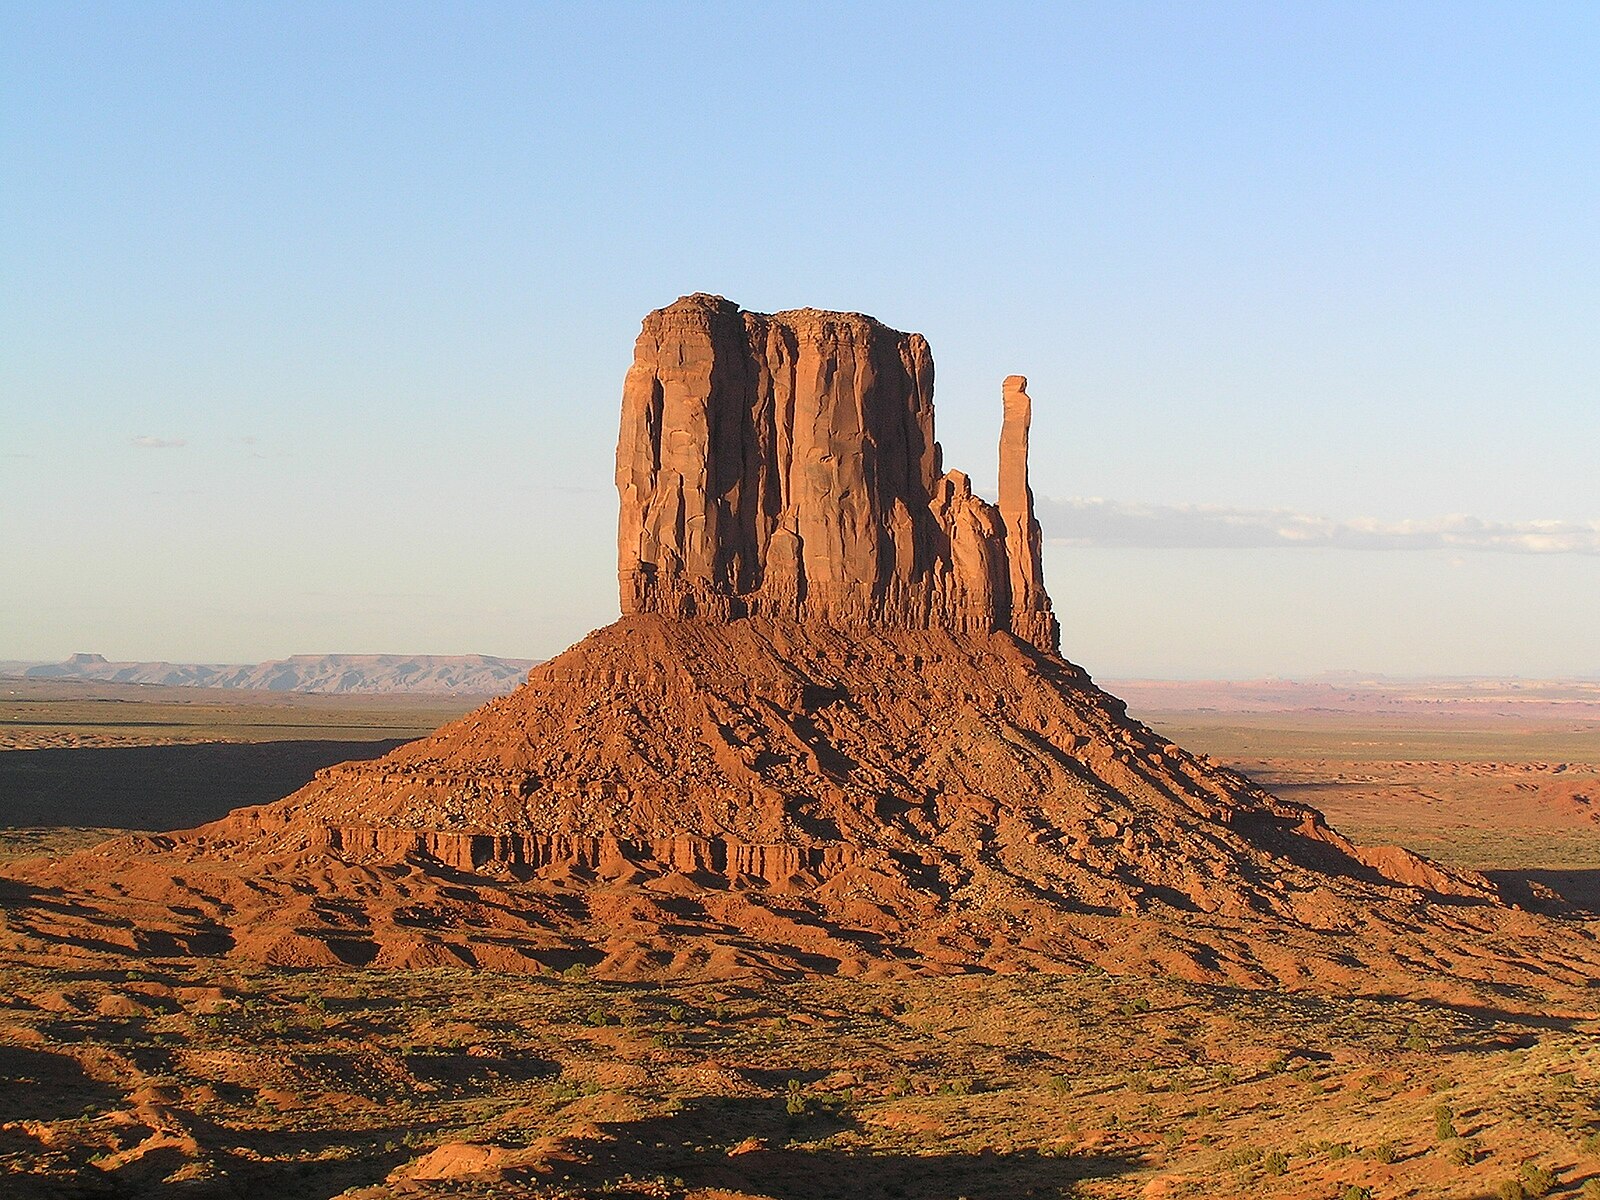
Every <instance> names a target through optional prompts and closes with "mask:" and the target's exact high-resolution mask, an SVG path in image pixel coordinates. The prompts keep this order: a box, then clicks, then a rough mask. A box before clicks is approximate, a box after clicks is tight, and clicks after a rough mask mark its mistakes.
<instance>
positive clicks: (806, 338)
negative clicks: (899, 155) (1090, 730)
mask: <svg viewBox="0 0 1600 1200" xmlns="http://www.w3.org/2000/svg"><path fill="white" fill-rule="evenodd" d="M1013 384H1015V385H1016V386H1015V388H1013V386H1012V385H1013ZM1024 384H1025V381H1024V380H1022V378H1021V377H1020V376H1013V377H1012V378H1011V379H1009V380H1008V381H1007V384H1006V392H1005V406H1006V417H1005V423H1004V432H1003V434H1002V438H1001V451H1000V456H1001V507H1000V508H999V509H996V508H995V507H994V506H993V505H990V504H988V503H987V502H985V501H984V500H982V499H981V498H979V497H977V496H975V495H974V494H973V492H972V486H971V482H970V481H969V479H968V477H967V476H966V475H965V474H963V473H962V472H960V471H945V470H944V467H943V464H942V462H941V454H940V449H939V444H938V442H937V441H936V440H935V439H934V428H933V357H932V355H931V353H930V352H929V350H928V343H927V341H926V340H925V339H924V338H923V337H922V336H921V335H920V334H915V333H901V332H899V331H897V330H894V329H890V328H889V327H888V326H886V325H883V324H882V323H880V322H878V321H876V320H874V319H873V318H871V317H867V316H863V315H861V314H859V313H838V312H822V311H819V310H816V309H799V310H796V311H792V312H782V313H774V314H770V315H769V314H764V313H752V312H745V311H743V310H741V309H740V308H739V307H738V306H737V305H735V304H733V303H731V302H730V301H728V300H724V299H722V298H721V297H719V296H706V295H694V296H686V297H684V298H682V299H680V300H678V301H677V302H676V303H674V304H671V305H669V306H667V307H666V308H663V309H658V310H657V311H655V312H653V313H651V314H650V315H649V316H648V317H646V318H645V320H644V326H643V329H642V331H641V332H640V334H639V339H638V342H637V343H636V344H635V347H634V360H633V365H632V367H631V368H630V369H629V371H628V377H627V382H626V383H625V384H624V387H623V398H622V428H621V434H620V436H619V439H618V445H617V488H618V491H619V493H620V499H621V515H620V519H619V527H618V564H617V567H618V577H619V582H620V590H621V604H622V611H623V612H624V613H629V614H631V613H644V612H657V613H662V614H665V615H668V616H673V617H704V618H710V619H713V620H727V619H732V618H736V617H742V616H750V615H769V616H781V617H788V618H795V619H798V620H801V621H805V622H815V623H820V624H825V625H830V626H836V627H849V626H855V625H864V624H870V625H880V626H888V627H894V628H910V629H918V628H935V627H937V628H945V629H950V630H953V631H955V632H958V633H970V632H992V631H996V630H1010V631H1011V632H1013V633H1014V634H1016V635H1017V636H1018V637H1020V638H1022V639H1024V640H1025V641H1028V642H1030V643H1032V644H1033V645H1035V646H1036V647H1038V648H1039V649H1041V650H1045V651H1048V652H1051V653H1054V652H1056V650H1057V628H1056V622H1055V618H1054V617H1053V616H1052V615H1051V612H1050V598H1049V596H1048V595H1047V594H1046V592H1045V590H1044V580H1043V576H1042V572H1041V569H1040V562H1039V526H1038V522H1037V521H1035V520H1034V517H1033V498H1032V494H1031V492H1030V491H1029V490H1028V483H1027V477H1028V468H1027V450H1028V417H1029V411H1028V409H1029V402H1028V397H1027V395H1026V393H1025V392H1024V391H1023V385H1024Z"/></svg>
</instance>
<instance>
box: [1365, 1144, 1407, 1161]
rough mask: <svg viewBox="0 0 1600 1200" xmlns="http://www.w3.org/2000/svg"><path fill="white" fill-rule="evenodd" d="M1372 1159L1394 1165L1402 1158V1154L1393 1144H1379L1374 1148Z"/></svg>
mask: <svg viewBox="0 0 1600 1200" xmlns="http://www.w3.org/2000/svg"><path fill="white" fill-rule="evenodd" d="M1372 1157H1373V1158H1375V1159H1377V1160H1378V1161H1379V1162H1381V1163H1392V1162H1394V1160H1395V1159H1397V1158H1399V1157H1400V1152H1399V1151H1398V1150H1396V1149H1395V1148H1394V1143H1393V1142H1379V1143H1378V1144H1377V1145H1376V1146H1374V1147H1373V1148H1372Z"/></svg>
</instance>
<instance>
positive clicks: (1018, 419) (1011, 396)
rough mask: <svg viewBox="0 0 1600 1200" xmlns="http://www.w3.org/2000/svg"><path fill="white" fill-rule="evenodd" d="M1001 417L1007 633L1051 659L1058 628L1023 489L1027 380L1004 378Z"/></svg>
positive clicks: (1029, 406)
mask: <svg viewBox="0 0 1600 1200" xmlns="http://www.w3.org/2000/svg"><path fill="white" fill-rule="evenodd" d="M1001 391H1002V397H1003V400H1004V403H1005V416H1004V419H1003V420H1002V422H1001V425H1000V518H1001V520H1002V521H1003V522H1004V524H1005V539H1006V561H1007V563H1008V565H1009V567H1010V572H1011V622H1010V623H1011V632H1012V633H1014V634H1016V635H1017V636H1018V637H1019V638H1021V639H1022V640H1023V641H1025V642H1031V643H1032V644H1033V645H1035V646H1037V647H1039V649H1041V650H1047V651H1049V652H1050V653H1052V654H1054V653H1056V652H1057V651H1058V650H1059V648H1060V647H1059V639H1060V629H1059V627H1058V626H1057V624H1056V618H1055V614H1054V613H1052V612H1051V611H1050V596H1049V594H1048V593H1047V592H1046V591H1045V590H1044V564H1043V562H1042V561H1041V559H1040V552H1039V547H1040V541H1041V538H1040V535H1039V522H1038V521H1037V520H1035V519H1034V515H1033V489H1032V488H1031V487H1029V486H1028V427H1029V426H1030V425H1031V424H1032V422H1033V401H1032V400H1030V399H1029V398H1028V380H1027V378H1026V376H1022V375H1008V376H1007V377H1006V381H1005V383H1004V384H1003V385H1002V388H1001Z"/></svg>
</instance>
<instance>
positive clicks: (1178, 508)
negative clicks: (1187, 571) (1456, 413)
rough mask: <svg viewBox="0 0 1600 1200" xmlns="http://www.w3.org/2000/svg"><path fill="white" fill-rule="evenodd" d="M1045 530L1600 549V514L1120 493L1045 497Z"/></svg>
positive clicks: (1096, 540) (1157, 537)
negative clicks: (1392, 509)
mask: <svg viewBox="0 0 1600 1200" xmlns="http://www.w3.org/2000/svg"><path fill="white" fill-rule="evenodd" d="M1037 509H1038V517H1039V524H1040V526H1041V527H1042V528H1043V530H1044V535H1045V537H1046V538H1047V539H1048V540H1049V541H1052V542H1058V543H1060V544H1062V545H1068V546H1122V547H1139V548H1144V549H1170V550H1179V549H1184V550H1187V549H1199V550H1249V549H1266V548H1270V547H1280V546H1316V547H1333V548H1336V549H1342V550H1494V551H1500V552H1502V553H1510V554H1600V520H1594V521H1487V520H1484V519H1483V518H1481V517H1469V516H1449V517H1438V518H1434V519H1427V520H1412V521H1381V520H1377V519H1375V518H1372V517H1356V518H1353V519H1350V520H1342V521H1341V520H1334V519H1332V518H1329V517H1316V516H1309V515H1307V514H1305V513H1296V512H1288V511H1285V510H1280V509H1249V508H1225V507H1221V506H1218V505H1205V504H1182V505H1161V504H1128V503H1124V502H1122V501H1118V500H1101V499H1081V498H1078V499H1072V500H1050V499H1045V500H1041V501H1039V502H1038V505H1037Z"/></svg>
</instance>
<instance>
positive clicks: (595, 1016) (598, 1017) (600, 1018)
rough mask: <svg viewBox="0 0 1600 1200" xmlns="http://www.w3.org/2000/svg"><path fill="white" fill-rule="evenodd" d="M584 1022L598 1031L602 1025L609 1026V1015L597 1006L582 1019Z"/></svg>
mask: <svg viewBox="0 0 1600 1200" xmlns="http://www.w3.org/2000/svg"><path fill="white" fill-rule="evenodd" d="M584 1020H585V1021H586V1022H587V1023H588V1024H590V1025H593V1026H594V1027H595V1028H597V1029H598V1028H600V1027H601V1026H602V1025H609V1024H611V1014H610V1013H608V1012H606V1010H605V1009H604V1008H602V1007H601V1006H600V1005H598V1004H597V1005H595V1006H594V1007H593V1008H591V1009H590V1010H589V1015H588V1016H586V1017H584Z"/></svg>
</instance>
